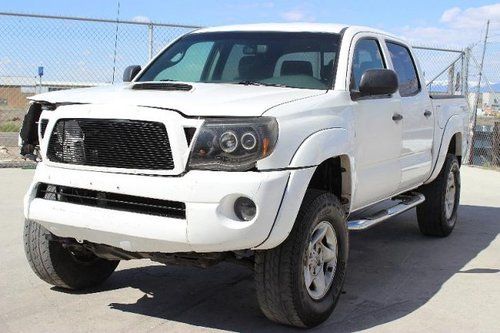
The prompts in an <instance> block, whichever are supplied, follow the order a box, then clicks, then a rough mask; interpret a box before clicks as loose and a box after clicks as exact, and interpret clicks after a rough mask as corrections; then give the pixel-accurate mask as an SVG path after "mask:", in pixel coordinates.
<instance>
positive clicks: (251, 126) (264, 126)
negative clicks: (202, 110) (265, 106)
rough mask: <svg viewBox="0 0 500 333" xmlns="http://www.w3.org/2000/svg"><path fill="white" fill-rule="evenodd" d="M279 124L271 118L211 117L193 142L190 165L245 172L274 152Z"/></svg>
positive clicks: (197, 167)
mask: <svg viewBox="0 0 500 333" xmlns="http://www.w3.org/2000/svg"><path fill="white" fill-rule="evenodd" d="M277 139H278V123H277V122H276V119H274V118H271V117H258V118H217V119H215V118H214V119H207V120H205V122H204V123H203V125H202V126H201V128H200V130H199V133H198V135H197V136H196V140H195V142H194V143H193V145H192V149H191V155H190V157H189V163H188V167H189V168H190V169H204V170H230V171H245V170H249V169H252V168H253V167H254V166H255V163H256V162H257V161H258V160H260V159H263V158H264V157H267V156H269V155H270V154H271V152H272V151H273V149H274V146H275V145H276V141H277Z"/></svg>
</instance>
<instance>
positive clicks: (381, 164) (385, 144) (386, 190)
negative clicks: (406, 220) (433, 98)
mask: <svg viewBox="0 0 500 333" xmlns="http://www.w3.org/2000/svg"><path fill="white" fill-rule="evenodd" d="M352 43H353V44H352V45H351V51H350V65H349V66H350V72H349V73H348V75H349V76H348V77H349V81H350V85H349V87H350V90H351V92H356V91H357V90H358V87H359V83H360V81H361V77H362V75H363V73H364V72H365V71H367V70H369V69H377V68H387V60H386V54H384V51H383V48H382V47H381V44H382V41H381V40H380V39H379V38H378V37H377V36H374V35H371V34H358V35H356V37H355V38H354V39H353V42H352ZM351 96H353V97H352V100H353V105H354V112H353V115H354V122H355V124H354V128H355V139H354V140H355V142H354V145H353V146H354V147H355V148H354V149H355V151H354V155H355V160H356V186H355V188H356V191H355V193H354V194H353V207H352V208H353V209H359V208H362V207H365V206H367V205H370V204H372V203H375V202H376V201H379V200H383V199H385V198H387V197H389V196H391V195H392V194H394V193H395V192H396V191H397V189H398V186H399V183H400V180H401V168H400V164H399V156H400V152H401V135H402V124H401V122H399V121H394V120H393V116H394V115H395V114H397V113H398V112H399V110H400V108H401V103H400V101H399V98H395V95H391V96H388V95H381V96H369V97H361V98H359V97H357V98H355V97H354V96H355V94H351Z"/></svg>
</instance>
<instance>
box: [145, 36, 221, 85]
mask: <svg viewBox="0 0 500 333" xmlns="http://www.w3.org/2000/svg"><path fill="white" fill-rule="evenodd" d="M213 45H214V43H213V42H201V43H196V44H193V45H192V46H191V47H189V48H188V49H187V50H182V51H179V53H177V54H175V55H174V56H173V57H172V58H171V59H170V62H171V65H170V66H168V67H167V68H165V69H164V70H163V71H161V72H160V73H158V75H157V76H156V77H155V78H154V80H155V81H161V80H162V79H169V80H177V79H179V80H182V81H192V82H197V81H200V79H201V75H202V72H203V68H204V67H205V62H206V61H207V59H208V55H209V53H210V51H211V50H212V46H213Z"/></svg>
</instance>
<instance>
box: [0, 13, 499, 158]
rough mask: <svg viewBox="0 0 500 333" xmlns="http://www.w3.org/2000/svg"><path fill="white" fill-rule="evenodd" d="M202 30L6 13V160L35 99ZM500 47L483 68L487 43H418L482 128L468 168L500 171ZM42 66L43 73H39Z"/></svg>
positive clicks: (2, 104) (426, 63) (112, 77)
mask: <svg viewBox="0 0 500 333" xmlns="http://www.w3.org/2000/svg"><path fill="white" fill-rule="evenodd" d="M196 28H198V27H197V26H186V25H173V24H160V23H149V22H146V23H144V22H133V21H113V20H101V19H83V18H78V17H60V16H42V15H26V14H13V13H0V35H1V36H2V43H0V163H1V160H2V156H1V155H2V154H3V155H6V152H7V153H10V154H11V155H17V153H18V151H17V148H10V147H15V146H16V145H17V133H18V131H19V129H20V126H21V123H22V119H23V117H24V113H25V110H26V108H27V99H26V98H27V97H29V96H32V95H34V94H37V93H41V92H49V91H56V90H62V89H71V88H81V87H91V86H98V85H107V84H113V83H117V82H120V81H121V75H122V73H123V70H124V69H125V67H126V66H128V65H131V64H139V65H143V64H145V63H146V62H147V61H148V60H149V59H150V58H151V57H152V56H153V55H154V54H156V53H157V52H159V51H160V50H161V49H162V48H163V47H164V46H165V45H167V44H168V43H169V42H171V41H172V40H174V39H175V38H177V37H179V36H181V35H183V34H185V33H187V32H189V31H192V30H193V29H196ZM499 43H500V34H496V35H495V34H493V35H492V36H491V38H490V40H489V42H488V44H487V47H488V52H487V53H486V58H485V61H484V66H483V70H482V71H481V69H480V67H481V66H480V65H481V52H482V45H481V44H477V45H475V46H473V47H470V48H465V49H450V48H437V47H427V46H422V45H416V46H414V50H415V52H416V55H417V58H418V60H419V63H420V66H421V68H422V71H423V72H424V75H425V79H426V83H427V87H428V89H429V91H430V92H431V93H432V94H447V95H449V94H452V95H464V96H466V97H467V100H468V103H469V110H470V119H471V126H472V124H476V126H475V129H474V131H472V127H471V130H470V135H471V140H470V141H471V142H472V144H471V146H470V147H469V149H468V153H467V156H466V157H465V158H464V162H465V163H470V164H474V165H481V166H488V167H500V151H499V150H500V148H499V147H500V134H499V133H500V132H499V130H500V103H499V102H500V100H499V99H498V97H500V96H499V95H500V44H499ZM39 67H43V76H39V75H38V68H39ZM480 73H481V75H480ZM480 76H481V80H479V77H480ZM479 81H481V82H480V84H479ZM476 115H477V117H476Z"/></svg>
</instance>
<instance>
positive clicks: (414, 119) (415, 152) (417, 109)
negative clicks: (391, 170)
mask: <svg viewBox="0 0 500 333" xmlns="http://www.w3.org/2000/svg"><path fill="white" fill-rule="evenodd" d="M385 43H386V47H387V51H388V53H389V56H390V63H391V66H392V69H393V70H394V71H395V72H396V74H397V76H398V81H399V91H398V94H399V96H400V101H401V111H400V113H401V115H402V116H403V119H402V127H403V128H402V146H401V157H400V163H401V183H400V185H399V191H404V190H406V189H409V188H411V187H414V186H417V185H419V184H420V183H422V182H423V181H424V179H425V177H426V176H427V175H428V173H429V171H430V169H431V165H432V141H433V132H434V114H433V112H432V110H433V109H432V105H431V101H430V98H429V95H428V94H427V91H426V90H425V89H423V88H422V84H423V82H420V79H419V76H418V70H417V66H416V62H415V60H414V58H413V56H412V54H411V51H410V49H409V48H408V47H407V46H406V45H404V44H402V43H399V42H396V41H392V40H386V42H385Z"/></svg>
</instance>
